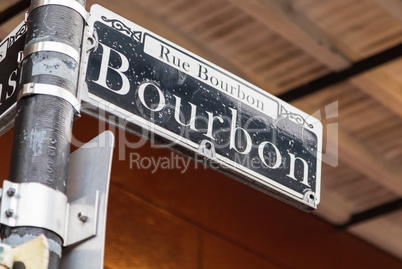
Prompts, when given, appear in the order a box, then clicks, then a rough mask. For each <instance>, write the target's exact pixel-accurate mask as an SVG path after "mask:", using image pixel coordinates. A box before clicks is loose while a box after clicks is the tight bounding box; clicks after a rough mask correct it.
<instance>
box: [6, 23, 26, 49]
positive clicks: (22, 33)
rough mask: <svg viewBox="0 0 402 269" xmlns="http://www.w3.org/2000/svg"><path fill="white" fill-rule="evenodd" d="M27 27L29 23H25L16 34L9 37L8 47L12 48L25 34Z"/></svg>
mask: <svg viewBox="0 0 402 269" xmlns="http://www.w3.org/2000/svg"><path fill="white" fill-rule="evenodd" d="M27 29H28V28H27V25H26V24H23V25H22V26H21V28H20V29H19V30H18V31H17V33H15V35H14V36H10V37H9V39H8V48H10V47H11V46H12V45H13V44H14V43H15V42H16V41H17V40H18V39H19V38H20V37H21V36H23V35H24V34H25V33H26V31H27Z"/></svg>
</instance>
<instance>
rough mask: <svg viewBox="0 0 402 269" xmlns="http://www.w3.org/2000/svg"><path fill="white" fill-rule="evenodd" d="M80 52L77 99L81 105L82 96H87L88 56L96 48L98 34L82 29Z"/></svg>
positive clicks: (87, 28)
mask: <svg viewBox="0 0 402 269" xmlns="http://www.w3.org/2000/svg"><path fill="white" fill-rule="evenodd" d="M82 40H83V43H82V50H81V63H80V68H79V70H80V75H79V80H78V90H77V99H78V101H79V102H80V103H81V100H82V95H83V94H86V95H87V94H88V87H87V83H86V81H85V80H86V76H87V66H88V61H89V55H90V54H91V53H92V52H93V51H95V50H96V49H97V48H98V44H99V41H98V34H97V32H96V31H95V30H94V29H93V28H92V29H91V28H90V27H89V26H85V28H84V36H83V39H82Z"/></svg>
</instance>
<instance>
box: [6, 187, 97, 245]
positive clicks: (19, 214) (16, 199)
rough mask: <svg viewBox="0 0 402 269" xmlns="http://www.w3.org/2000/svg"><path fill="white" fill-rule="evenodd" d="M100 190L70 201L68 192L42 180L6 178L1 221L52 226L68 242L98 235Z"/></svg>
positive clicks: (65, 242) (43, 226) (50, 227)
mask: <svg viewBox="0 0 402 269" xmlns="http://www.w3.org/2000/svg"><path fill="white" fill-rule="evenodd" d="M98 203H99V192H98V191H96V192H95V193H94V194H92V195H91V196H87V197H83V198H81V199H78V200H76V201H73V202H70V203H67V196H66V195H65V194H63V193H61V192H59V191H56V190H54V189H52V188H50V187H47V186H45V185H43V184H40V183H21V184H19V183H13V182H10V181H8V180H4V182H3V190H2V202H1V207H0V223H1V224H3V225H7V226H10V227H20V226H32V227H40V228H45V229H48V230H51V231H53V232H55V233H57V234H58V235H59V236H60V237H61V238H63V241H64V246H69V245H72V244H74V243H77V242H79V241H82V240H84V239H87V238H89V237H92V236H94V235H96V224H97V218H98V216H97V215H98Z"/></svg>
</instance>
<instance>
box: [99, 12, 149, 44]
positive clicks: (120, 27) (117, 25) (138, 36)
mask: <svg viewBox="0 0 402 269" xmlns="http://www.w3.org/2000/svg"><path fill="white" fill-rule="evenodd" d="M101 18H102V20H103V21H104V22H110V23H111V24H112V25H111V26H112V28H114V29H116V30H117V31H119V32H123V33H126V34H128V35H129V36H130V37H131V38H132V39H135V40H137V41H139V42H141V40H142V32H140V31H133V30H131V28H130V27H128V26H127V25H125V24H124V23H123V22H121V21H119V20H116V19H108V18H106V17H105V16H102V17H101Z"/></svg>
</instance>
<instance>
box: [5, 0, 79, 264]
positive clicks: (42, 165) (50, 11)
mask: <svg viewBox="0 0 402 269" xmlns="http://www.w3.org/2000/svg"><path fill="white" fill-rule="evenodd" d="M34 2H35V0H33V1H31V5H32V4H33V3H34ZM77 2H79V3H81V4H82V5H85V0H78V1H77ZM66 3H68V1H66ZM27 25H28V32H27V37H26V41H25V42H26V47H27V46H29V45H31V44H35V43H37V42H43V41H56V42H61V43H64V44H67V45H69V46H71V47H73V48H75V49H77V51H81V45H82V36H83V29H84V26H85V22H84V19H83V18H82V17H81V16H80V15H79V14H78V13H77V12H76V11H75V10H73V9H71V8H68V7H65V6H60V5H47V6H41V7H38V8H36V9H34V10H33V11H32V12H31V14H30V15H29V17H28V21H27ZM78 74H79V63H77V62H76V61H75V60H74V59H73V58H71V57H69V56H67V55H65V54H62V53H58V52H48V51H46V52H36V53H33V54H31V55H29V56H28V57H26V58H25V59H24V61H23V63H22V75H21V81H20V82H21V83H20V85H21V86H22V85H24V84H26V83H31V82H34V83H43V84H51V85H56V86H60V87H62V88H65V89H67V90H68V91H70V92H71V93H73V94H74V95H76V92H77V85H78ZM17 110H18V111H17V116H16V120H15V127H14V137H13V146H12V154H11V165H10V173H9V180H11V181H13V182H16V183H24V182H37V183H41V184H44V185H46V186H48V187H51V188H53V189H56V190H59V191H61V192H63V193H65V192H66V184H67V182H66V181H67V172H68V157H69V153H70V140H71V129H72V122H73V117H74V109H73V107H72V105H71V104H70V103H68V102H67V101H65V100H64V99H61V98H59V97H55V96H50V95H31V96H28V97H24V98H22V99H21V100H20V101H19V102H18V108H17ZM37 217H38V218H42V217H45V216H37ZM41 233H44V234H45V235H46V237H47V238H48V239H49V247H50V251H51V253H50V263H49V269H56V268H59V264H60V258H61V246H62V239H61V238H60V237H59V236H58V235H57V234H55V233H54V232H52V231H49V230H45V229H42V228H36V227H17V228H10V227H3V229H2V237H3V238H4V243H7V244H10V245H12V246H15V245H19V244H21V243H24V242H26V241H29V240H30V239H32V238H33V237H35V236H37V235H39V234H41Z"/></svg>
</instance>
